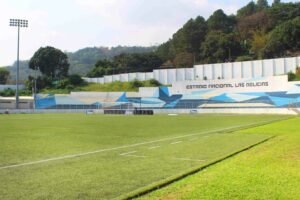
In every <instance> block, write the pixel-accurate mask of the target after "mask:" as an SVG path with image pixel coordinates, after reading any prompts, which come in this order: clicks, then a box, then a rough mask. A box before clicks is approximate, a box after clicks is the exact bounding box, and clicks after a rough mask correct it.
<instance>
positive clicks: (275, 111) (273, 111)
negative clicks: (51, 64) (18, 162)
mask: <svg viewBox="0 0 300 200" xmlns="http://www.w3.org/2000/svg"><path fill="white" fill-rule="evenodd" d="M7 111H8V113H9V114H53V113H56V114H68V113H82V114H86V113H87V111H89V112H90V113H93V114H104V109H87V110H85V109H78V110H77V109H19V110H15V109H12V110H5V109H0V114H4V113H5V112H7ZM153 111H154V114H253V115H257V114H278V115H298V114H299V113H300V109H287V108H251V109H246V108H235V109H153Z"/></svg>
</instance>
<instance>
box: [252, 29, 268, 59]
mask: <svg viewBox="0 0 300 200" xmlns="http://www.w3.org/2000/svg"><path fill="white" fill-rule="evenodd" d="M267 41H268V34H265V33H264V32H263V31H255V32H253V39H252V43H251V51H253V52H254V53H255V56H256V58H257V59H263V51H264V48H265V47H266V44H267Z"/></svg>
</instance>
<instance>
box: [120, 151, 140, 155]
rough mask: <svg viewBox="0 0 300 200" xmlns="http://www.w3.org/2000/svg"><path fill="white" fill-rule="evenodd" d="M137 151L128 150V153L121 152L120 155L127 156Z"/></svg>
mask: <svg viewBox="0 0 300 200" xmlns="http://www.w3.org/2000/svg"><path fill="white" fill-rule="evenodd" d="M135 152H136V151H130V152H126V153H121V154H120V156H126V155H128V154H132V153H135Z"/></svg>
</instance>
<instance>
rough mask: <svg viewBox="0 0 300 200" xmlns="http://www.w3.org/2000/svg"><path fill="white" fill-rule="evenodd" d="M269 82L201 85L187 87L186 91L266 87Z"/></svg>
mask: <svg viewBox="0 0 300 200" xmlns="http://www.w3.org/2000/svg"><path fill="white" fill-rule="evenodd" d="M266 86H269V82H268V81H265V82H250V83H235V84H231V83H221V84H204V85H203V84H201V85H187V86H186V89H188V90H189V89H218V88H241V87H266Z"/></svg>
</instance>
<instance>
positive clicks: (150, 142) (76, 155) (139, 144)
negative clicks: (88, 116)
mask: <svg viewBox="0 0 300 200" xmlns="http://www.w3.org/2000/svg"><path fill="white" fill-rule="evenodd" d="M275 121H277V120H275ZM272 122H274V120H268V121H264V122H259V123H251V124H246V125H242V126H233V127H228V128H224V129H217V130H213V131H207V132H200V133H193V134H188V135H181V136H176V137H172V138H164V139H160V140H154V141H149V142H141V143H137V144H130V145H124V146H119V147H113V148H108V149H100V150H96V151H91V152H85V153H79V154H72V155H66V156H60V157H56V158H49V159H44V160H38V161H32V162H26V163H20V164H14V165H7V166H2V167H0V170H4V169H9V168H17V167H23V166H28V165H35V164H40V163H46V162H51V161H58V160H64V159H71V158H78V157H82V156H88V155H92V154H97V153H102V152H108V151H115V150H119V149H125V148H131V147H137V146H143V145H148V144H153V143H158V142H164V141H169V140H174V139H181V138H186V137H192V136H196V135H203V134H212V133H222V132H228V131H233V130H236V129H240V128H241V129H243V128H248V127H249V126H259V125H264V124H268V123H272ZM204 137H206V136H204ZM181 142H182V141H176V142H172V143H171V145H176V144H179V143H181ZM128 154H129V153H128ZM120 155H121V154H120Z"/></svg>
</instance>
